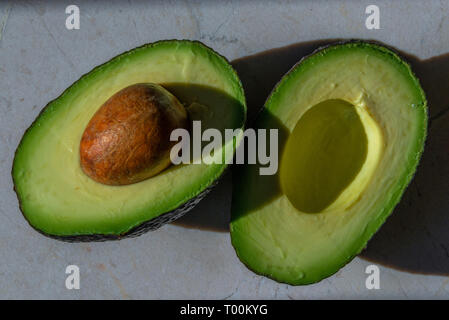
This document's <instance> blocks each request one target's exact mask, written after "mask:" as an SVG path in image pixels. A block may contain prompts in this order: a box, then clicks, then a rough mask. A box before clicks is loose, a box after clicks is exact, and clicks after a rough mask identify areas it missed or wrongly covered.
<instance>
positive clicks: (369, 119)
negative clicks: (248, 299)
mask: <svg viewBox="0 0 449 320" xmlns="http://www.w3.org/2000/svg"><path fill="white" fill-rule="evenodd" d="M426 123H427V114H426V101H425V97H424V94H423V91H422V89H421V88H420V86H419V83H418V81H417V80H416V78H415V77H414V76H413V74H412V73H411V71H410V69H409V67H408V65H407V64H405V63H404V62H403V61H402V60H400V58H398V57H397V56H396V55H395V54H394V53H392V52H391V51H389V50H387V49H385V48H382V47H379V46H375V45H370V44H365V43H351V44H346V45H337V46H334V47H329V48H327V49H325V50H324V51H321V52H319V53H317V54H315V55H313V56H311V57H310V58H308V59H306V60H305V61H303V62H302V63H301V64H299V65H298V66H297V67H296V68H295V69H293V70H292V71H291V72H290V73H289V74H288V75H286V76H285V77H284V78H283V80H282V81H281V82H280V84H279V85H278V86H277V87H276V89H275V90H274V91H273V93H272V95H271V96H270V98H269V99H268V101H267V103H266V106H265V109H264V111H263V112H262V113H261V115H260V117H259V118H258V120H257V121H256V127H258V128H278V129H279V130H280V137H281V141H280V146H281V147H280V154H281V157H280V164H281V165H280V170H279V171H278V174H277V175H276V176H274V177H264V176H260V175H259V174H258V173H259V171H258V170H257V166H253V167H252V166H247V167H244V168H240V169H239V170H238V172H237V174H236V175H235V180H234V192H233V204H232V220H231V238H232V244H233V246H234V247H235V249H236V252H237V254H238V256H239V258H240V259H241V260H242V261H243V262H244V263H245V264H246V265H247V266H248V267H249V268H250V269H252V270H254V271H255V272H257V273H260V274H263V275H267V276H269V277H271V278H273V279H275V280H278V281H281V282H287V283H290V284H295V285H297V284H308V283H313V282H316V281H319V280H321V279H323V278H325V277H327V276H329V275H331V274H333V273H335V272H336V271H337V270H338V269H339V268H341V267H342V266H343V265H344V264H346V263H347V262H348V261H350V260H351V258H353V257H354V256H355V255H356V254H357V253H359V252H360V250H362V249H363V248H364V247H365V245H366V243H367V241H368V240H369V239H370V237H371V236H372V235H373V233H374V232H375V231H376V230H377V229H378V228H379V227H380V225H381V224H382V223H383V222H384V220H385V219H386V218H387V216H388V215H389V214H390V213H391V211H392V209H393V207H394V205H395V204H396V203H397V202H398V201H399V199H400V196H401V194H402V192H403V191H404V189H405V187H406V186H407V184H408V183H409V181H410V179H411V178H412V175H413V173H414V171H415V168H416V165H417V163H418V161H419V157H420V154H421V152H422V148H423V144H424V139H425V134H426Z"/></svg>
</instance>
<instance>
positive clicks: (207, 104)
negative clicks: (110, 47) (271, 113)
mask: <svg viewBox="0 0 449 320" xmlns="http://www.w3.org/2000/svg"><path fill="white" fill-rule="evenodd" d="M138 83H156V84H159V85H161V86H163V87H164V88H165V89H167V90H168V91H169V92H171V93H172V94H173V95H175V96H176V97H177V98H178V100H179V101H180V102H181V103H182V104H184V106H185V107H186V108H187V109H189V108H191V112H190V114H189V116H190V121H194V120H200V121H201V122H202V130H206V129H207V128H217V129H219V130H224V129H226V128H242V127H243V126H244V122H245V117H246V105H245V98H244V93H243V89H242V85H241V83H240V80H239V78H238V76H237V74H236V73H235V71H234V70H233V69H232V67H231V66H230V65H229V64H228V62H227V61H226V60H225V58H223V57H222V56H220V55H218V54H217V53H216V52H214V51H213V50H212V49H210V48H208V47H206V46H204V45H203V44H201V43H199V42H196V41H186V40H169V41H160V42H156V43H152V44H147V45H144V46H142V47H139V48H136V49H134V50H131V51H129V52H126V53H123V54H121V55H119V56H117V57H115V58H113V59H112V60H110V61H109V62H107V63H105V64H103V65H101V66H99V67H97V68H95V69H93V70H92V71H91V72H89V73H88V74H86V75H84V76H82V77H81V78H80V79H79V80H78V81H76V82H75V83H74V84H73V85H71V86H70V87H69V88H68V89H67V90H65V91H64V93H63V94H62V95H61V96H60V97H58V98H56V99H55V100H53V101H52V102H50V103H49V104H48V105H47V106H46V107H45V109H44V110H43V111H42V113H41V114H40V115H39V116H38V118H37V119H36V120H35V121H34V123H33V124H32V125H31V127H30V128H29V129H28V130H27V131H26V133H25V134H24V136H23V138H22V140H21V142H20V145H19V146H18V148H17V151H16V155H15V158H14V164H13V170H12V176H13V180H14V185H15V190H16V192H17V196H18V198H19V203H20V208H21V210H22V212H23V214H24V216H25V218H26V219H27V220H28V222H29V223H30V224H31V226H33V227H34V228H35V229H37V230H38V231H40V232H42V233H43V234H45V235H48V236H51V237H55V238H58V239H62V240H68V241H92V240H106V239H120V238H123V237H126V236H135V235H138V234H141V233H143V232H145V231H147V230H152V229H155V228H157V227H159V226H160V225H161V224H163V223H167V222H170V221H172V220H174V219H176V218H178V217H180V216H181V215H182V214H184V213H185V212H187V211H188V210H189V209H191V208H192V207H193V206H194V205H195V204H196V203H198V201H199V200H201V198H202V197H204V195H205V194H206V193H207V191H208V190H209V189H210V187H212V186H213V185H214V184H215V183H216V182H217V179H218V178H219V177H220V176H221V175H222V173H223V171H224V170H225V168H226V164H225V163H223V164H215V163H214V164H204V163H201V164H181V165H176V166H171V167H169V168H168V169H166V170H164V171H163V172H161V173H159V174H157V175H156V176H153V177H151V178H149V179H147V180H144V181H141V182H138V183H134V184H129V185H121V186H111V185H105V184H101V183H98V182H96V181H94V180H93V179H91V178H90V177H88V176H87V175H86V174H85V173H84V172H83V171H82V169H81V166H80V154H79V150H80V140H81V137H82V135H83V131H84V130H85V128H86V126H87V124H88V122H89V120H90V119H91V118H92V117H93V115H94V114H95V112H96V111H97V110H98V109H99V108H100V107H101V106H102V105H103V104H104V103H105V101H107V99H108V98H110V97H111V96H113V95H114V94H115V93H117V92H118V91H120V90H122V89H123V88H126V87H128V86H131V85H133V84H138ZM197 106H200V107H197ZM240 140H241V135H239V136H237V137H236V139H235V140H234V141H223V143H222V146H221V149H220V151H221V152H217V153H215V154H214V157H226V158H229V157H232V156H233V153H234V150H235V148H236V147H237V146H238V144H239V142H240Z"/></svg>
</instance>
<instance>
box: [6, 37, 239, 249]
mask: <svg viewBox="0 0 449 320" xmlns="http://www.w3.org/2000/svg"><path fill="white" fill-rule="evenodd" d="M167 42H191V43H195V44H198V45H200V46H202V47H204V48H206V49H208V50H210V51H212V52H213V53H214V54H215V55H217V56H218V57H219V58H220V59H222V60H223V61H224V62H226V63H227V64H228V66H227V67H228V69H229V71H230V72H232V73H233V74H234V75H235V76H236V79H237V80H238V88H239V89H240V90H241V91H242V92H244V91H243V85H242V83H241V81H240V78H239V77H238V74H237V72H236V70H235V69H234V68H233V67H232V65H231V63H230V62H229V60H228V59H227V58H226V57H224V56H223V55H221V54H219V53H218V52H216V51H215V50H214V49H212V48H211V47H209V46H207V45H205V44H204V43H202V42H201V41H198V40H178V39H168V40H159V41H155V42H151V43H146V44H143V45H141V46H139V47H136V48H133V49H130V50H128V51H125V52H123V53H121V54H119V55H117V56H114V57H112V58H111V59H110V60H108V61H106V62H104V63H102V64H100V65H98V66H96V67H94V68H93V69H92V70H90V71H89V72H87V73H86V74H84V75H82V76H81V77H80V78H79V79H78V80H76V81H75V82H74V83H73V84H75V83H76V82H78V81H80V80H82V79H83V78H84V76H86V75H87V74H90V73H92V72H94V71H95V70H97V69H100V68H102V67H103V66H104V65H106V64H108V63H109V62H110V61H112V60H114V59H116V58H118V57H122V56H126V55H127V54H128V53H131V52H132V51H134V50H137V49H143V48H148V47H152V46H155V45H157V44H159V43H167ZM73 84H71V85H70V86H69V87H68V88H66V89H65V90H64V91H63V92H62V93H61V94H60V95H59V96H58V97H56V98H55V99H53V100H51V101H49V102H48V103H47V104H46V105H45V106H44V107H43V108H42V110H41V111H40V112H39V114H38V115H37V116H36V117H35V119H34V121H33V122H32V123H31V125H30V126H29V127H28V128H27V129H26V130H25V131H24V133H23V135H22V138H21V140H20V142H19V144H18V146H17V148H16V150H15V152H14V159H15V157H16V154H17V152H18V150H19V148H20V146H21V144H22V140H23V138H24V137H25V135H26V134H27V132H28V131H29V130H30V129H31V128H33V126H34V125H35V123H36V122H37V120H38V119H39V117H40V116H41V115H42V114H43V113H44V111H45V110H46V109H47V107H49V106H50V105H51V104H52V103H53V102H54V101H56V100H58V99H59V98H60V97H61V96H63V95H64V94H65V93H66V91H68V90H70V88H71V87H72V86H73ZM243 123H244V124H245V123H246V101H245V104H244V120H243ZM242 129H244V127H243V128H242ZM234 152H235V150H234ZM14 165H15V161H13V165H12V169H11V178H12V181H13V186H14V187H13V190H14V192H15V193H16V196H17V199H18V203H19V209H20V212H21V214H22V216H23V217H24V219H25V220H26V221H27V223H28V225H29V226H31V227H32V228H33V229H34V230H36V231H37V232H38V233H40V234H42V235H44V236H46V237H47V238H51V239H55V240H59V241H63V242H70V243H76V242H104V241H110V240H121V239H126V238H134V237H137V236H140V235H142V234H144V233H146V232H148V231H154V230H156V229H158V228H160V227H162V226H163V225H165V224H167V223H171V222H173V221H175V220H177V219H179V218H181V217H182V216H183V215H185V214H186V213H187V212H189V211H190V210H192V209H193V208H194V207H195V206H196V205H197V204H198V203H199V202H200V201H201V200H202V199H204V198H205V197H206V195H207V194H208V193H209V192H210V191H211V190H212V189H213V188H214V187H215V186H216V185H217V184H218V183H219V181H220V180H221V178H222V177H223V175H224V174H225V173H226V172H227V170H228V168H225V169H224V170H223V171H222V172H221V174H220V175H219V176H218V177H217V178H216V179H215V181H213V182H212V183H211V184H210V185H209V186H208V187H206V188H205V189H204V190H203V191H202V192H200V193H199V194H198V195H196V196H195V197H193V198H191V199H189V200H188V201H187V202H185V203H184V204H182V205H180V206H179V207H177V208H176V209H174V210H171V211H169V212H165V213H163V214H161V215H159V216H157V217H155V218H153V219H150V220H147V221H144V222H142V223H140V224H138V225H136V226H134V227H133V228H131V229H130V230H128V231H126V232H125V233H122V234H120V235H117V234H79V235H68V236H61V235H54V234H49V233H46V232H44V231H42V230H39V229H37V228H35V227H34V226H33V225H32V224H31V223H30V222H29V220H28V219H27V217H26V215H25V213H24V211H23V209H22V204H21V201H20V197H19V194H18V191H17V189H16V183H15V180H14V174H13V172H14Z"/></svg>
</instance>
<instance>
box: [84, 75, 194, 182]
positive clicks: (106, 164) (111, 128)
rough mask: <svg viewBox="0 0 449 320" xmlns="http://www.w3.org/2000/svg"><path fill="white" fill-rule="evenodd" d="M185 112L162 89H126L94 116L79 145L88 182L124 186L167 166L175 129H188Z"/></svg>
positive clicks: (143, 86)
mask: <svg viewBox="0 0 449 320" xmlns="http://www.w3.org/2000/svg"><path fill="white" fill-rule="evenodd" d="M187 127H188V120H187V112H186V110H185V108H184V106H183V105H182V104H181V103H180V102H179V101H178V99H177V98H176V97H175V96H174V95H172V94H171V93H170V92H169V91H167V90H166V89H164V88H163V87H162V86H160V85H157V84H152V83H139V84H134V85H131V86H129V87H126V88H124V89H122V90H120V91H119V92H117V93H116V94H114V95H113V96H112V97H111V98H109V100H107V101H106V102H105V103H104V104H103V105H102V106H101V107H100V109H99V110H98V111H97V112H96V113H95V114H94V116H93V117H92V119H91V120H90V122H89V123H88V125H87V127H86V129H85V131H84V133H83V135H82V138H81V144H80V162H81V168H82V170H83V171H84V173H85V174H86V175H88V176H89V177H90V178H92V179H93V180H95V181H97V182H100V183H103V184H107V185H127V184H131V183H136V182H139V181H142V180H145V179H148V178H150V177H152V176H154V175H156V174H158V173H159V172H161V171H162V170H164V169H165V168H167V167H168V166H169V165H170V164H171V161H170V149H171V147H172V146H173V145H174V144H175V143H176V141H170V134H171V132H172V131H173V130H174V129H177V128H184V129H187Z"/></svg>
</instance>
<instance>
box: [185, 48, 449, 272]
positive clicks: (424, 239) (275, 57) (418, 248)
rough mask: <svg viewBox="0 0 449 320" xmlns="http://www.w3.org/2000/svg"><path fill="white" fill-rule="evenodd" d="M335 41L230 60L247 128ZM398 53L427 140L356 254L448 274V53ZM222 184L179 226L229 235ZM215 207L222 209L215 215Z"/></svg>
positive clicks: (225, 188) (396, 265)
mask: <svg viewBox="0 0 449 320" xmlns="http://www.w3.org/2000/svg"><path fill="white" fill-rule="evenodd" d="M338 41H339V40H322V41H312V42H305V43H299V44H294V45H290V46H287V47H283V48H278V49H273V50H268V51H265V52H262V53H259V54H256V55H253V56H249V57H244V58H241V59H237V60H235V61H233V62H232V65H233V66H234V68H235V69H236V70H237V72H238V74H239V76H240V79H241V81H242V83H243V86H244V89H245V94H246V99H247V104H248V124H249V127H250V126H251V123H252V121H253V120H254V118H255V116H256V114H257V113H258V111H259V110H260V109H261V108H262V106H263V104H264V102H265V100H266V98H267V97H268V95H269V94H270V92H271V90H272V89H273V87H274V86H275V85H276V83H277V82H278V81H279V80H280V79H281V78H282V76H283V75H284V74H285V73H286V72H287V71H288V70H289V69H290V68H291V67H292V66H293V65H294V64H295V63H296V62H298V61H299V60H300V59H301V58H303V57H304V56H306V55H308V54H310V53H312V52H313V51H314V50H315V49H317V48H319V47H321V46H323V45H326V44H331V43H335V42H338ZM399 54H400V55H401V56H402V57H403V58H405V59H406V60H407V61H408V62H410V64H411V65H412V69H413V71H414V72H415V74H416V75H417V77H418V78H419V79H420V82H421V85H422V87H423V89H424V91H425V92H426V95H427V100H428V105H429V119H430V123H429V132H428V138H427V142H426V147H425V151H424V153H423V157H422V160H421V163H420V165H419V167H418V170H417V173H416V175H415V178H414V179H413V181H412V183H411V184H410V186H409V187H408V189H407V190H406V192H405V194H404V196H403V198H402V200H401V202H400V203H399V204H398V206H397V207H396V208H395V210H394V212H393V214H392V215H391V216H390V217H389V218H388V219H387V221H386V222H385V224H384V225H383V226H382V227H381V228H380V230H379V231H378V232H377V233H376V234H375V235H374V236H373V238H372V239H371V241H370V242H369V243H368V247H367V248H366V249H365V250H364V251H363V252H362V253H361V254H360V256H361V257H362V258H364V259H367V260H370V261H374V262H376V263H380V264H384V265H387V266H390V267H393V268H398V269H401V270H405V271H410V272H418V273H425V274H439V275H449V232H448V231H447V230H449V196H448V191H449V165H448V163H449V127H448V126H449V125H448V123H449V54H447V55H442V56H438V57H434V58H431V59H427V60H420V59H418V58H416V57H414V56H411V55H409V54H406V53H402V52H399ZM235 167H236V166H234V168H233V169H235ZM224 180H226V181H225V182H226V183H225V184H222V183H221V184H220V185H221V186H218V188H216V190H213V191H212V192H211V194H210V196H208V197H206V199H205V200H203V202H201V203H200V204H199V205H198V206H197V207H196V208H195V209H193V210H192V212H191V213H189V214H187V215H186V216H184V217H183V218H181V219H180V220H178V221H179V224H181V225H183V226H186V227H192V228H201V229H212V230H217V231H228V223H229V220H230V204H229V202H230V200H231V199H230V198H231V197H230V195H228V196H226V197H224V196H223V195H222V194H223V193H229V194H230V192H229V190H230V188H231V182H230V178H229V175H226V179H224ZM220 197H221V198H226V201H222V202H223V204H222V205H221V203H219V204H218V205H217V206H216V207H214V204H215V203H216V202H217V199H219V200H220V201H221V200H224V199H221V198H220ZM228 201H229V202H228ZM225 202H226V203H225ZM216 208H223V211H222V212H217V210H216Z"/></svg>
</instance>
